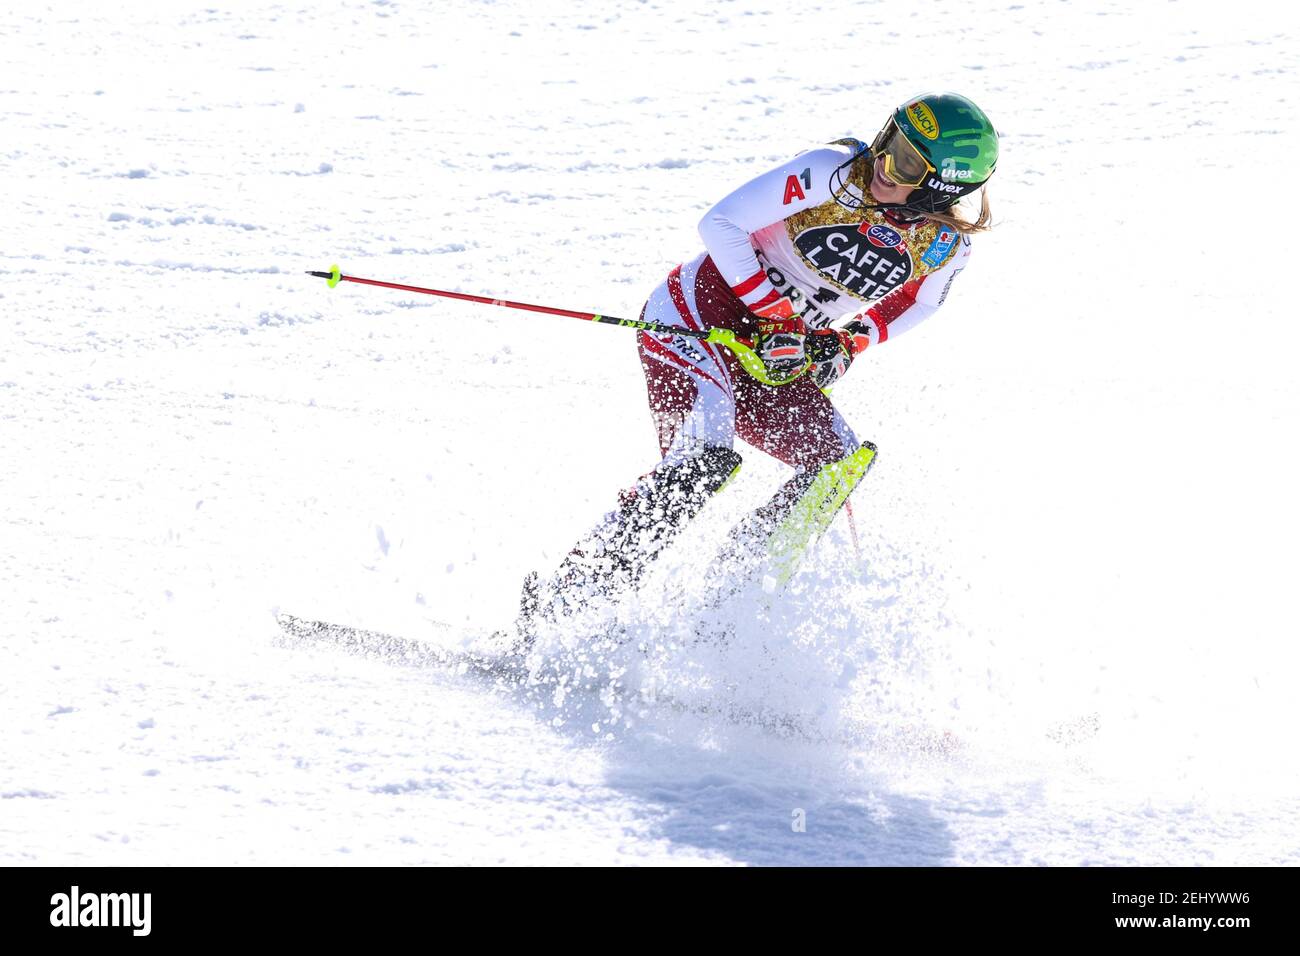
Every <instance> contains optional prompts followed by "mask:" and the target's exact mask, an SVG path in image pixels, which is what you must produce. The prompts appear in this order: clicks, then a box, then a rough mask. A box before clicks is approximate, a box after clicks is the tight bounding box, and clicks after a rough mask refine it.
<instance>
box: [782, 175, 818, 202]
mask: <svg viewBox="0 0 1300 956" xmlns="http://www.w3.org/2000/svg"><path fill="white" fill-rule="evenodd" d="M801 179H802V180H803V182H802V183H800V182H799V180H801ZM805 189H812V167H811V166H809V167H808V168H807V169H805V170H804V171H803V172H801V173H800V174H799V175H797V176H796V175H794V174H791V175H789V176H787V177H786V178H785V198H784V199H782V200H781V205H782V206H788V205H790V203H792V202H794V201H795V200H796V199H806V198H807V197H806V196H805V194H804V190H805Z"/></svg>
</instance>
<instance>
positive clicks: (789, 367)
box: [754, 315, 808, 380]
mask: <svg viewBox="0 0 1300 956" xmlns="http://www.w3.org/2000/svg"><path fill="white" fill-rule="evenodd" d="M754 318H756V319H757V320H758V336H757V337H756V338H755V340H754V351H755V352H757V353H758V357H759V358H761V359H762V360H763V364H764V365H765V366H767V370H768V372H770V373H771V375H772V377H773V378H775V379H785V380H789V379H793V378H796V377H798V375H799V373H800V372H802V371H803V370H804V369H805V368H806V367H807V365H808V356H807V354H806V353H805V351H804V341H805V339H806V338H807V335H808V328H807V326H805V325H804V322H803V319H801V318H799V317H798V316H797V315H796V316H791V317H790V318H785V319H783V318H775V317H768V316H761V315H756V316H754Z"/></svg>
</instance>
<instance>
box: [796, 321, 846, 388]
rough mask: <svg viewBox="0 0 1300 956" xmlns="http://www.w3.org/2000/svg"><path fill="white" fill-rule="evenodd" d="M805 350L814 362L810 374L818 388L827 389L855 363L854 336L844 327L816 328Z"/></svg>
mask: <svg viewBox="0 0 1300 956" xmlns="http://www.w3.org/2000/svg"><path fill="white" fill-rule="evenodd" d="M804 351H805V352H806V353H807V355H808V360H809V361H810V362H812V370H811V371H810V372H809V373H808V374H809V375H811V376H812V380H813V382H814V383H815V384H816V386H817V387H818V388H820V389H827V388H830V387H831V386H832V385H834V384H835V383H836V382H837V381H839V379H840V377H841V376H842V375H843V374H844V373H845V372H847V371H848V370H849V366H850V365H852V364H853V354H854V353H853V336H852V335H850V334H849V333H848V332H846V331H844V330H843V329H814V330H813V331H812V332H811V333H810V334H809V335H808V339H807V343H806V345H805V347H804Z"/></svg>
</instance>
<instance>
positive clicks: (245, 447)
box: [0, 0, 1300, 865]
mask: <svg viewBox="0 0 1300 956" xmlns="http://www.w3.org/2000/svg"><path fill="white" fill-rule="evenodd" d="M1256 6H1258V7H1259V9H1258V10H1254V9H1252V8H1253V7H1256ZM1267 6H1268V5H1265V4H1258V5H1257V4H1253V3H1250V2H1239V3H1234V4H1221V3H1217V2H1205V3H1193V2H1170V3H1141V4H1134V3H1130V2H1127V0H1123V2H1121V0H1115V2H1106V0H1096V2H1080V3H1050V4H1049V3H1037V2H1025V3H1023V4H1013V3H1007V2H1000V3H992V2H987V0H973V2H970V3H966V4H964V5H962V6H961V7H960V9H959V10H957V11H954V8H953V6H952V5H951V4H944V3H939V2H936V0H914V2H912V3H906V4H898V3H863V2H860V0H857V2H850V0H827V2H824V3H820V4H812V5H800V6H797V7H796V6H792V5H786V4H765V3H764V2H763V0H749V2H719V3H709V4H698V3H688V2H669V0H662V2H628V0H618V2H611V3H606V4H596V5H591V4H587V5H573V4H568V3H559V2H555V0H550V2H541V3H537V2H533V3H526V2H522V0H504V2H497V3H492V2H481V3H471V2H465V0H460V2H455V3H432V2H429V3H416V2H388V0H378V2H355V0H349V2H327V3H323V4H322V3H313V4H309V5H308V4H292V3H271V2H265V0H235V2H220V0H205V2H203V3H193V2H187V0H178V2H175V3H170V4H164V5H159V4H154V3H128V4H125V5H122V4H115V5H101V4H92V3H89V2H86V0H81V2H69V3H60V4H55V5H25V6H24V5H14V4H11V5H9V6H8V8H7V9H6V10H5V11H4V12H3V14H2V16H3V21H2V26H3V30H0V35H3V49H4V59H5V62H6V65H7V69H6V70H5V71H4V76H3V77H2V78H0V173H2V174H3V181H4V184H5V197H6V199H5V204H4V215H3V216H0V315H2V319H0V450H2V452H3V453H2V454H0V536H2V538H0V540H2V541H3V546H2V547H0V584H2V585H3V595H4V596H3V600H2V601H0V862H2V863H5V864H47V865H54V864H158V863H177V864H180V863H186V864H202V865H209V864H249V863H268V864H270V863H295V864H322V863H324V864H345V863H356V864H377V863H378V864H416V863H496V862H512V863H619V862H639V863H674V864H686V863H692V864H693V863H711V864H719V863H721V864H732V863H758V864H767V863H782V864H825V863H839V864H909V865H912V864H956V865H966V864H1052V865H1079V864H1251V863H1262V864H1276V863H1289V864H1296V863H1300V848H1298V847H1297V838H1298V836H1300V809H1298V808H1300V801H1297V796H1300V785H1298V774H1297V769H1298V759H1300V758H1298V757H1297V753H1298V752H1300V750H1298V748H1297V747H1296V746H1295V731H1296V727H1297V724H1298V723H1300V721H1298V720H1297V718H1298V717H1300V714H1298V713H1297V711H1298V710H1300V705H1298V704H1297V697H1296V695H1295V688H1294V685H1295V680H1296V673H1297V663H1298V662H1297V650H1296V645H1297V641H1296V635H1297V628H1296V624H1295V622H1294V613H1293V612H1294V599H1293V594H1294V591H1293V588H1294V581H1293V579H1294V575H1295V568H1296V561H1295V548H1296V541H1297V540H1300V521H1297V504H1296V492H1295V474H1296V469H1295V450H1294V449H1295V435H1296V419H1297V414H1296V413H1297V406H1298V404H1300V403H1298V402H1297V385H1296V381H1297V377H1296V374H1295V368H1294V366H1295V361H1296V356H1297V355H1298V354H1300V325H1297V323H1296V322H1295V321H1294V314H1295V313H1294V310H1295V306H1294V302H1293V296H1292V295H1291V293H1290V290H1289V288H1288V287H1287V285H1286V281H1287V280H1286V276H1287V275H1288V274H1290V273H1289V263H1290V260H1289V259H1288V256H1290V255H1291V254H1292V252H1291V248H1290V243H1291V240H1292V234H1293V232H1294V229H1293V226H1292V224H1291V222H1290V221H1289V219H1288V218H1287V210H1286V208H1285V207H1284V205H1282V204H1281V202H1279V201H1278V200H1276V199H1274V198H1273V194H1274V192H1275V191H1278V190H1281V189H1283V188H1284V184H1285V179H1286V176H1288V175H1289V174H1290V173H1289V170H1288V168H1287V167H1288V161H1289V159H1290V158H1291V157H1294V156H1296V155H1297V154H1298V153H1300V149H1298V147H1300V142H1297V139H1298V137H1297V116H1300V108H1298V106H1300V104H1298V103H1297V92H1298V91H1297V82H1296V77H1297V59H1298V57H1300V53H1298V52H1297V51H1298V50H1300V45H1297V43H1296V38H1295V36H1294V35H1287V34H1286V33H1284V32H1282V31H1283V30H1284V29H1286V25H1285V24H1284V23H1283V22H1282V21H1281V20H1278V19H1277V18H1276V17H1273V16H1266V15H1263V11H1264V9H1265V8H1267ZM943 88H950V89H954V90H957V91H960V92H963V93H965V94H966V95H968V96H970V97H972V98H973V99H975V100H976V101H977V102H979V103H980V104H981V105H982V106H983V107H984V108H985V109H986V110H987V112H988V113H989V114H990V115H991V116H992V117H993V118H994V121H995V122H996V124H997V125H998V127H999V129H1000V131H1001V133H1002V145H1003V153H1002V159H1001V162H1000V164H999V170H998V173H997V175H996V177H995V178H994V180H993V184H992V186H991V189H990V197H991V199H992V202H993V207H994V213H995V215H996V217H997V220H998V224H997V228H996V229H995V231H994V232H993V233H991V234H990V235H987V236H979V237H977V238H976V240H975V248H974V253H973V258H972V263H971V266H970V268H969V269H967V270H966V272H965V273H963V274H962V275H961V276H960V277H959V279H958V280H957V282H956V284H955V285H954V287H953V290H952V294H951V295H950V297H949V299H948V302H947V303H946V305H945V306H944V308H943V309H942V310H941V311H940V313H939V314H938V315H936V316H935V317H934V318H933V319H931V320H930V321H928V322H927V323H925V324H923V325H922V326H921V327H920V328H918V329H916V330H915V331H913V332H909V333H908V334H907V335H906V336H903V337H900V338H898V339H896V340H891V341H889V342H888V343H886V344H885V345H884V346H882V347H881V348H879V349H872V350H871V352H870V353H868V354H866V355H864V356H863V357H861V358H860V359H859V360H858V361H857V363H855V366H854V368H853V369H852V371H851V372H850V374H849V376H848V377H847V378H846V379H845V380H844V382H843V383H842V384H841V385H839V386H838V387H837V388H836V392H835V400H836V402H837V404H838V405H839V406H840V408H841V409H842V410H843V411H844V413H845V414H846V416H847V417H848V418H849V420H850V421H851V422H852V423H853V425H854V427H855V429H856V430H857V432H858V434H859V435H860V436H861V437H863V438H869V439H871V440H873V441H874V442H876V443H877V444H878V445H879V447H880V456H879V460H878V462H877V464H876V465H875V467H874V468H873V470H872V472H871V473H870V475H868V477H867V478H866V480H865V482H864V483H863V485H862V486H860V488H859V489H858V490H857V492H856V493H855V495H854V498H853V505H854V518H855V520H856V528H857V536H858V539H859V543H858V549H857V550H856V551H855V549H854V545H853V542H852V538H851V536H850V533H849V528H848V525H847V521H846V518H845V517H841V518H839V519H837V522H836V524H835V525H834V526H833V527H832V529H831V531H830V533H829V534H828V535H827V536H826V537H825V538H824V539H823V540H822V541H821V542H820V543H819V544H818V545H817V547H816V550H815V552H814V553H813V555H812V557H811V559H810V561H809V562H808V564H807V565H806V566H805V568H804V570H803V571H802V572H801V573H800V575H799V576H798V577H797V578H796V579H795V580H794V582H793V583H792V586H791V588H790V589H789V591H788V592H787V593H785V594H784V595H782V596H781V597H780V598H779V599H777V600H776V601H774V602H771V603H770V605H769V604H767V603H766V602H764V601H763V600H761V599H754V600H752V601H749V602H736V603H733V604H732V605H729V606H727V607H726V608H724V609H722V610H715V611H712V612H707V613H706V612H704V611H702V610H701V606H702V605H701V603H700V600H699V595H700V594H701V593H703V591H704V590H706V589H707V587H708V585H709V584H710V583H711V578H710V575H711V574H712V572H713V569H712V568H711V567H710V564H709V556H710V555H711V553H712V550H713V548H714V547H716V544H717V542H718V540H719V538H720V537H721V535H722V534H723V533H724V532H725V529H726V528H727V527H728V526H729V525H730V524H731V523H733V522H735V521H737V520H739V519H740V518H741V517H742V516H743V515H744V514H745V513H746V512H747V511H748V510H749V509H751V508H752V507H754V506H755V505H756V504H757V503H759V502H761V501H762V500H765V498H766V497H767V496H768V495H769V494H771V492H772V491H773V490H774V489H775V487H776V486H777V485H778V484H779V483H780V482H781V481H783V480H784V477H785V472H784V470H783V468H782V467H781V466H779V465H778V464H776V463H774V462H772V461H770V460H766V459H764V458H763V456H762V455H761V454H760V453H759V452H757V451H755V450H753V449H750V448H747V447H741V448H740V449H739V450H740V451H741V452H742V453H743V454H744V456H745V465H744V468H743V470H742V472H741V475H740V476H739V478H738V479H737V480H736V481H735V482H734V483H733V485H731V486H730V487H728V489H727V490H726V491H725V492H724V493H723V494H722V495H721V496H720V497H719V498H718V499H717V500H716V501H714V502H713V503H711V505H710V507H709V509H708V511H707V512H706V514H705V515H704V516H702V518H701V520H700V522H699V524H698V525H697V526H695V527H693V528H692V529H690V531H689V532H688V534H687V535H686V537H685V538H684V539H683V540H682V542H681V544H680V547H678V548H676V549H675V550H674V551H673V552H672V553H670V554H669V555H666V556H665V557H664V560H663V562H662V563H661V566H660V567H659V568H657V569H656V572H655V575H654V576H653V577H652V579H651V581H650V582H649V585H648V587H647V588H646V589H645V590H644V591H643V592H642V593H641V594H640V596H639V598H638V600H637V601H635V602H633V603H632V604H629V605H627V606H625V607H622V608H619V609H617V610H616V611H608V612H607V616H608V615H609V614H616V615H617V616H618V617H619V618H620V621H621V625H622V626H623V628H624V629H625V631H626V632H627V633H628V634H630V635H631V637H632V639H631V640H630V641H629V642H627V643H626V644H623V645H620V646H616V647H607V646H602V645H601V643H600V642H599V641H597V640H594V639H593V637H592V634H594V633H598V632H599V630H600V626H601V623H602V622H601V621H593V622H592V626H591V632H592V633H586V632H585V631H583V630H582V628H580V627H575V628H573V629H571V630H570V631H568V632H567V633H556V634H551V635H547V636H546V638H545V640H543V641H542V642H541V644H540V646H539V648H538V651H537V658H538V659H537V660H536V661H535V662H534V664H535V666H536V672H535V673H536V674H537V675H540V677H539V679H538V680H537V681H535V682H534V683H532V684H525V685H523V686H519V685H514V684H509V683H505V684H502V683H497V682H494V681H493V680H491V679H487V678H485V676H484V675H482V674H478V673H475V672H473V671H469V672H465V673H458V672H457V671H456V670H455V669H453V668H437V667H435V668H412V667H405V666H397V663H396V662H391V661H384V660H373V659H362V658H358V657H356V656H353V655H348V654H345V653H341V652H338V651H336V650H331V649H329V648H323V647H313V646H301V645H290V646H286V645H285V643H284V642H283V641H281V640H279V639H278V636H279V634H280V631H279V628H278V627H277V625H276V619H275V615H276V614H277V613H278V612H281V611H289V612H292V613H295V614H298V615H302V616H306V617H315V618H321V619H325V620H331V621H337V622H340V623H344V624H352V625H357V626H361V627H365V628H369V629H372V630H377V631H384V632H388V633H391V634H395V635H404V636H407V637H408V638H411V639H417V640H427V641H431V642H444V643H447V644H449V645H450V646H476V642H481V641H484V640H489V639H490V637H489V635H490V632H491V630H492V629H493V628H494V627H495V626H497V625H499V624H500V623H501V622H503V621H505V620H508V619H509V618H510V616H511V614H512V612H513V608H514V604H515V602H516V600H517V595H518V587H519V582H520V581H521V579H522V578H523V576H524V575H525V574H526V573H527V572H528V571H529V570H532V569H542V570H545V569H547V568H550V567H553V566H554V565H555V563H556V562H557V561H558V560H559V558H560V557H561V556H562V555H563V553H564V552H565V550H566V549H567V548H568V546H569V545H570V544H571V543H572V542H573V541H574V540H575V539H576V537H577V536H578V535H579V534H580V533H582V532H583V531H584V530H585V529H586V528H587V527H589V526H590V525H591V524H592V523H593V522H594V521H595V520H596V519H597V518H598V517H599V515H600V514H601V513H602V512H603V511H605V510H606V509H607V508H608V507H609V506H610V505H611V504H612V502H613V499H614V495H615V493H616V492H617V490H618V489H619V488H621V487H624V486H626V485H627V484H629V483H630V482H631V481H632V480H633V479H634V478H635V477H636V476H637V475H639V474H641V473H642V472H644V471H646V470H647V469H649V468H650V467H651V466H652V465H653V464H654V462H655V461H656V459H657V446H656V443H655V434H654V431H653V429H652V427H651V424H650V420H649V416H648V414H647V411H646V409H645V398H644V383H643V379H642V376H641V372H640V368H639V365H638V362H637V358H636V354H635V343H634V336H633V334H632V333H630V332H629V331H627V330H624V329H616V328H602V327H596V326H593V325H590V324H586V323H582V322H577V321H574V320H571V319H564V318H556V317H550V316H545V315H535V314H528V313H521V312H511V311H507V310H505V309H499V308H491V307H486V306H479V305H471V304H466V303H461V302H455V301H450V300H446V299H438V298H433V297H428V296H420V295H414V294H409V293H402V292H392V291H387V290H381V289H374V288H366V287H362V286H357V285H347V284H344V285H342V286H340V287H339V288H337V289H334V290H332V291H331V290H329V289H327V288H326V285H325V283H324V282H322V281H320V280H319V279H314V278H311V277H309V276H306V275H304V271H305V270H308V269H328V268H329V267H330V265H331V264H333V263H336V262H337V263H338V264H339V265H340V266H341V267H342V269H343V271H344V272H345V273H348V274H352V275H359V276H367V277H374V278H379V279H388V280H392V281H397V282H405V283H411V284H416V285H430V286H434V287H436V288H444V289H450V290H457V291H462V292H469V293H476V294H483V295H489V296H499V297H502V298H511V299H518V300H523V301H528V302H540V303H545V304H550V305H556V306H560V307H565V308H573V309H591V310H598V311H602V312H605V313H607V314H612V315H623V316H633V317H634V316H635V315H636V314H637V312H638V311H639V309H640V307H641V304H642V302H643V301H644V298H645V296H646V295H647V294H648V293H649V292H650V290H651V289H652V288H653V287H654V286H655V285H656V284H657V283H658V282H659V281H661V279H662V278H663V276H664V275H665V274H666V272H667V271H668V270H669V269H670V268H671V267H672V266H673V265H675V264H676V263H678V262H680V261H682V260H684V259H688V258H690V257H692V256H694V255H695V254H696V253H697V252H698V251H699V249H700V240H699V238H698V236H697V234H696V232H695V224H696V222H697V221H698V219H699V217H700V215H701V214H702V213H703V211H704V210H705V209H706V208H707V207H708V206H709V205H711V204H712V203H713V202H714V201H716V200H717V199H718V198H720V197H721V196H722V195H724V194H725V193H726V192H727V191H729V190H730V189H732V188H734V187H735V186H736V185H738V184H740V183H742V182H744V181H745V180H746V179H748V178H749V177H751V176H752V175H754V174H756V173H757V172H759V171H762V170H763V169H765V168H768V167H769V166H771V165H772V164H775V163H777V162H779V161H781V160H782V159H783V158H785V157H788V156H791V155H793V154H794V153H796V152H798V151H800V150H803V149H806V148H810V147H812V146H815V145H818V144H821V143H825V142H827V141H829V140H832V139H836V138H839V137H842V136H846V135H855V136H858V137H861V138H870V137H871V136H872V135H873V134H874V133H875V131H876V129H877V128H878V127H879V126H880V124H881V123H882V122H883V121H884V118H885V117H886V116H887V115H888V113H889V111H890V110H891V109H892V108H893V107H894V106H895V105H897V104H898V103H900V102H901V101H903V100H904V99H906V98H907V97H909V96H911V95H913V94H915V93H917V92H920V91H924V90H927V89H943ZM1270 183H1272V184H1275V185H1273V186H1271V187H1270ZM724 611H725V613H726V614H728V615H729V618H728V620H729V622H730V624H731V625H732V627H733V629H734V636H733V637H732V638H731V639H730V640H713V639H701V638H700V637H699V635H701V634H703V635H706V638H707V635H708V634H709V633H710V628H711V627H715V626H718V625H719V622H718V620H717V618H718V615H720V614H722V613H723V612H724ZM711 615H712V619H710V616H711ZM431 622H442V623H443V624H444V625H448V626H442V627H439V626H436V625H435V624H434V623H431Z"/></svg>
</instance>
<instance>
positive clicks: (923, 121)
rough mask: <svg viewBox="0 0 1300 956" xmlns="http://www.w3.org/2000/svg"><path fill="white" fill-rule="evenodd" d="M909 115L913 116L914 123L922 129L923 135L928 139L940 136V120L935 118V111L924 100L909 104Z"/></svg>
mask: <svg viewBox="0 0 1300 956" xmlns="http://www.w3.org/2000/svg"><path fill="white" fill-rule="evenodd" d="M907 115H908V116H909V117H910V118H911V120H912V125H913V126H915V127H916V128H917V129H918V130H920V132H921V135H922V136H924V137H925V138H926V139H938V138H939V121H938V120H937V119H935V118H934V111H933V110H932V109H930V107H928V106H926V105H925V102H924V101H923V100H917V101H916V102H915V103H911V104H909V105H908V107H907Z"/></svg>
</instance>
